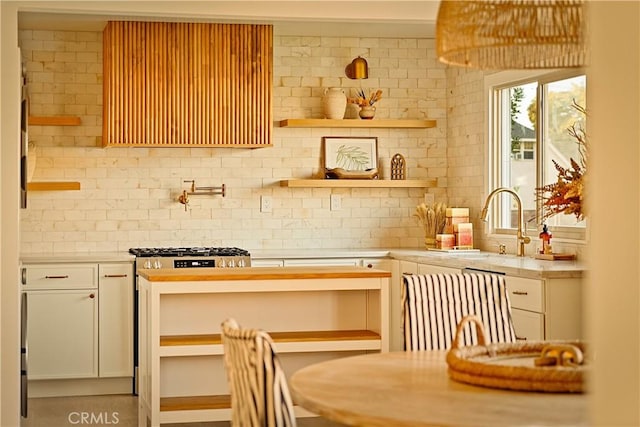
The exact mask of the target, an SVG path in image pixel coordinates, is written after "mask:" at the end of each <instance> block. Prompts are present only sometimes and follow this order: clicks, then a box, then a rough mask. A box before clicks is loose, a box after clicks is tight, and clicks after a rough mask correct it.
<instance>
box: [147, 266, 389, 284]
mask: <svg viewBox="0 0 640 427" xmlns="http://www.w3.org/2000/svg"><path fill="white" fill-rule="evenodd" d="M138 274H139V275H140V277H144V278H145V279H147V280H148V281H150V282H198V281H200V282H205V281H220V280H286V279H347V278H376V277H389V278H390V277H391V272H389V271H384V270H376V269H373V268H367V267H352V266H336V267H259V268H257V267H254V268H252V267H246V268H196V269H164V268H161V269H142V270H140V271H139V272H138Z"/></svg>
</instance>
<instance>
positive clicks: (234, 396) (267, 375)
mask: <svg viewBox="0 0 640 427" xmlns="http://www.w3.org/2000/svg"><path fill="white" fill-rule="evenodd" d="M222 343H223V345H224V364H225V368H226V371H227V379H228V381H229V388H230V390H231V424H232V425H233V426H234V427H295V426H296V418H295V415H294V413H293V402H292V401H291V396H290V394H289V388H288V385H287V379H286V377H285V375H284V371H283V370H282V367H281V366H280V361H279V360H278V356H277V354H276V353H275V351H274V349H273V341H272V340H271V337H270V336H269V334H267V333H266V332H264V331H262V330H258V329H242V328H241V327H240V326H239V325H238V323H237V322H236V321H235V320H234V319H227V320H225V321H224V322H223V323H222Z"/></svg>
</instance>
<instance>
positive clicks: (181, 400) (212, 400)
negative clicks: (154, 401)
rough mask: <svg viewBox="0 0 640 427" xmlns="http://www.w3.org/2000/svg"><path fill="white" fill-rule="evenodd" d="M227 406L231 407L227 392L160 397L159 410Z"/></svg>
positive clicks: (193, 409) (188, 409)
mask: <svg viewBox="0 0 640 427" xmlns="http://www.w3.org/2000/svg"><path fill="white" fill-rule="evenodd" d="M228 408H231V396H229V395H228V394H223V395H217V396H182V397H161V398H160V411H161V412H169V411H195V410H203V409H228Z"/></svg>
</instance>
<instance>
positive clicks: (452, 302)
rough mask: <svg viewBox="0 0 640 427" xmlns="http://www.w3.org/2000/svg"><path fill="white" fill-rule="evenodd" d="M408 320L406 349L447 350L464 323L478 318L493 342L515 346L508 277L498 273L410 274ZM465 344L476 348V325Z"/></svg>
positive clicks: (405, 293) (405, 295)
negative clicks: (465, 317) (458, 328)
mask: <svg viewBox="0 0 640 427" xmlns="http://www.w3.org/2000/svg"><path fill="white" fill-rule="evenodd" d="M402 282H403V285H402V317H403V326H404V349H405V350H447V349H449V348H450V347H451V343H452V342H453V339H454V338H455V333H456V327H457V325H458V323H459V322H460V320H461V319H462V318H463V317H464V316H466V315H470V314H474V315H476V316H478V317H480V319H482V323H483V324H484V329H485V337H486V339H487V341H488V342H492V343H496V342H515V341H516V334H515V331H514V329H513V321H512V319H511V303H510V301H509V295H508V294H507V291H506V286H505V281H504V277H503V276H500V275H496V274H475V273H474V274H467V273H464V274H462V273H460V274H406V273H405V274H404V275H403V280H402ZM460 343H461V344H462V345H476V344H477V343H478V337H477V334H476V331H475V328H472V327H471V324H467V326H466V327H465V328H464V329H463V336H462V339H461V340H460Z"/></svg>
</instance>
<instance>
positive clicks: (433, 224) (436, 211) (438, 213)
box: [413, 202, 447, 248]
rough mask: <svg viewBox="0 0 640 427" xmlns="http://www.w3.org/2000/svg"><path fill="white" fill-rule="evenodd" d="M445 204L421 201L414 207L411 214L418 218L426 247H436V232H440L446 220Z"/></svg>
mask: <svg viewBox="0 0 640 427" xmlns="http://www.w3.org/2000/svg"><path fill="white" fill-rule="evenodd" d="M446 213H447V205H445V204H444V203H442V202H437V203H435V204H433V205H432V206H428V205H426V204H425V203H421V204H419V205H418V206H417V207H416V212H415V214H414V215H413V216H415V217H416V218H418V222H420V224H421V225H422V228H423V229H424V235H425V245H426V247H427V248H435V247H436V234H440V233H442V230H443V229H444V225H445V221H446Z"/></svg>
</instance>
